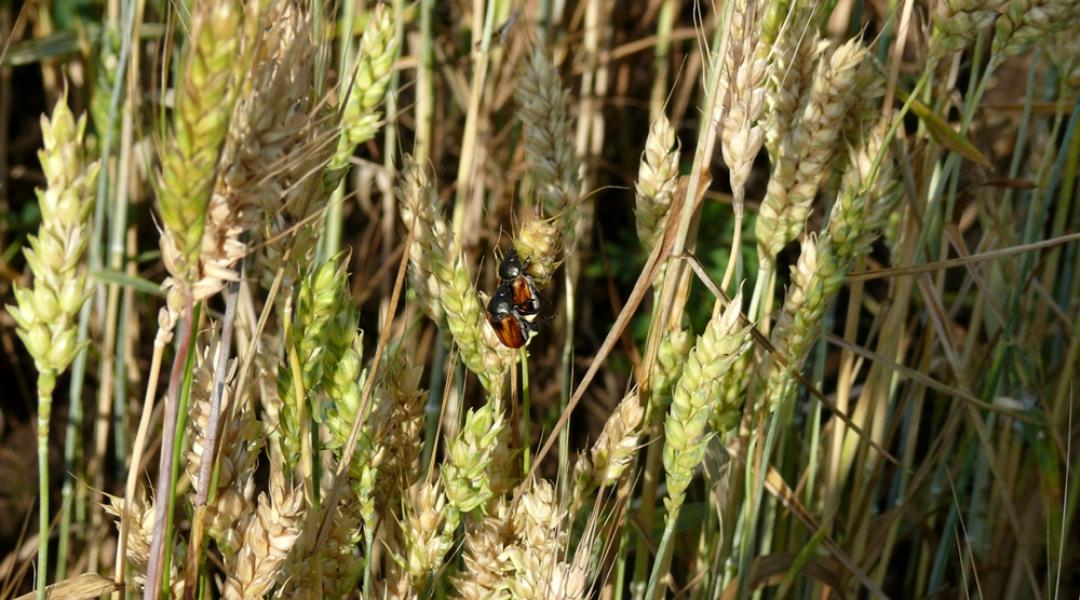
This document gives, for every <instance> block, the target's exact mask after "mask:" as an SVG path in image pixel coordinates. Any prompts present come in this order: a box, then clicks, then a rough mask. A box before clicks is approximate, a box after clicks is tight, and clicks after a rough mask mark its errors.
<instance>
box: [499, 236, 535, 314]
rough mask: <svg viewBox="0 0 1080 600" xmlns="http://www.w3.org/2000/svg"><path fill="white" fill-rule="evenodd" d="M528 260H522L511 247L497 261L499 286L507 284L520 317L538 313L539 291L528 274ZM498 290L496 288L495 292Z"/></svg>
mask: <svg viewBox="0 0 1080 600" xmlns="http://www.w3.org/2000/svg"><path fill="white" fill-rule="evenodd" d="M528 269H529V260H528V259H526V260H525V261H524V262H522V260H521V259H520V258H519V257H518V255H517V251H515V250H514V249H513V248H511V249H510V251H509V252H507V254H506V256H505V257H503V259H502V262H500V263H499V286H500V287H502V286H504V285H508V286H509V287H510V289H511V291H512V294H513V298H512V300H513V308H514V310H515V311H517V313H518V314H519V315H520V316H522V317H534V316H536V315H538V314H540V300H541V298H540V293H539V292H537V291H536V284H535V283H533V278H532V275H529V271H528ZM497 293H498V290H496V294H497Z"/></svg>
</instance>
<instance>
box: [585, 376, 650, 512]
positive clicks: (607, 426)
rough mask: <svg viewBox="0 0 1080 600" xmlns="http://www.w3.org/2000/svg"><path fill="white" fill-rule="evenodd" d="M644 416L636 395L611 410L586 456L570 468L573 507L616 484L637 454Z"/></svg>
mask: <svg viewBox="0 0 1080 600" xmlns="http://www.w3.org/2000/svg"><path fill="white" fill-rule="evenodd" d="M644 416H645V410H644V409H643V408H642V406H641V399H640V398H639V397H638V394H637V392H632V393H630V394H628V395H627V396H626V397H625V398H623V399H622V400H621V401H620V402H619V404H618V406H616V407H615V410H614V411H612V413H611V416H610V417H608V420H607V421H606V422H605V423H604V429H603V430H602V431H601V432H600V436H599V437H598V438H596V441H595V442H594V443H593V446H592V449H591V450H590V451H589V454H588V456H582V457H580V458H578V462H577V464H575V465H574V482H575V488H574V504H575V505H580V504H582V503H583V501H584V498H585V496H587V495H588V494H589V493H590V492H591V491H592V490H594V489H596V488H598V487H599V488H602V487H605V486H609V485H613V484H615V483H618V482H619V479H620V478H621V477H622V475H623V473H624V472H625V471H626V467H627V466H629V465H630V461H631V460H633V458H634V453H635V452H637V449H638V438H639V436H640V435H641V429H642V422H643V419H644Z"/></svg>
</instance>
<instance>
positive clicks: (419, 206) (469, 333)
mask: <svg viewBox="0 0 1080 600" xmlns="http://www.w3.org/2000/svg"><path fill="white" fill-rule="evenodd" d="M398 197H399V198H400V199H401V211H402V219H404V221H405V225H406V226H407V227H410V228H415V230H416V233H415V234H414V239H415V240H416V243H415V246H414V247H413V248H411V249H410V257H411V258H412V259H413V260H412V263H411V265H412V267H413V271H414V273H415V274H416V275H415V278H416V279H418V280H423V281H433V282H434V285H433V286H432V287H431V288H429V290H431V289H434V290H437V294H438V295H437V296H436V297H434V298H430V297H429V298H427V300H426V301H427V302H428V303H429V304H430V303H431V302H432V301H435V300H437V301H438V303H439V307H440V308H441V311H442V313H443V314H444V315H445V318H446V325H447V328H448V329H449V330H450V334H451V335H452V336H453V338H454V342H455V343H456V344H457V346H458V348H459V349H460V353H461V360H462V362H463V363H465V366H466V367H468V369H469V370H470V371H472V372H473V373H475V374H476V376H477V378H479V379H480V383H481V385H483V386H484V389H486V390H487V391H488V393H489V395H491V396H493V397H497V396H498V395H499V393H500V392H501V389H502V385H503V375H504V373H505V372H506V369H507V367H508V365H509V364H510V363H511V361H512V360H513V358H514V354H513V353H512V352H510V351H509V349H508V348H505V347H504V346H502V344H500V343H499V341H498V339H497V338H496V337H495V334H494V332H493V331H492V330H491V328H490V327H489V326H488V324H487V322H486V319H485V317H484V308H483V305H482V304H481V303H480V297H479V295H478V294H477V293H476V289H475V288H473V285H472V281H471V279H470V277H469V272H468V269H467V268H466V267H465V261H464V259H463V257H462V256H461V249H460V248H459V247H458V246H457V244H456V243H455V242H454V241H453V239H452V237H451V236H450V234H449V230H448V228H447V226H446V221H445V219H444V218H443V217H442V215H441V214H440V213H439V212H438V208H439V204H438V201H437V195H436V193H435V189H434V188H433V187H432V185H431V182H430V180H429V178H428V174H427V172H426V170H425V169H424V168H422V167H421V166H419V165H416V164H415V163H411V162H410V161H409V159H408V157H406V166H405V169H404V180H403V181H402V183H401V185H400V187H399V189H398ZM446 485H447V490H448V491H449V489H450V482H449V481H446ZM466 512H468V511H466Z"/></svg>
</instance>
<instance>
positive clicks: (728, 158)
mask: <svg viewBox="0 0 1080 600" xmlns="http://www.w3.org/2000/svg"><path fill="white" fill-rule="evenodd" d="M759 31H760V7H758V6H757V3H755V2H753V1H751V0H741V1H739V2H735V3H734V4H733V5H732V9H731V16H730V18H729V20H728V25H727V35H728V37H727V44H726V48H725V53H724V61H723V64H722V66H721V69H722V71H721V73H720V77H721V78H722V79H724V80H726V82H727V83H726V84H722V86H721V87H722V88H723V89H724V90H725V93H724V99H723V111H724V112H723V115H724V116H723V119H722V120H721V122H720V148H721V152H722V155H723V157H724V162H725V163H727V166H728V170H729V180H730V182H731V188H732V190H733V192H734V195H735V196H736V198H741V197H742V195H743V194H744V189H745V186H746V180H747V178H749V176H750V167H752V166H753V163H754V158H755V157H756V156H757V153H758V151H759V150H761V145H762V143H764V141H765V129H764V127H763V126H762V125H763V124H762V123H759V119H760V117H761V113H762V109H763V108H764V106H765V85H764V84H765V77H766V75H767V70H766V66H767V60H766V58H767V57H766V55H767V53H768V49H767V47H766V45H765V44H764V43H763V42H762V41H761V40H760V36H759Z"/></svg>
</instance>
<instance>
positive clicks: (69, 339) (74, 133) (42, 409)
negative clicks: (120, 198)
mask: <svg viewBox="0 0 1080 600" xmlns="http://www.w3.org/2000/svg"><path fill="white" fill-rule="evenodd" d="M85 132H86V117H85V115H84V116H82V117H80V118H79V120H78V121H77V122H76V121H75V117H74V115H72V114H71V111H70V110H69V109H68V107H67V97H66V95H65V96H63V97H61V98H60V99H59V100H58V101H57V103H56V106H55V107H54V108H53V112H52V117H51V118H45V117H44V116H42V118H41V135H42V138H43V140H44V148H43V149H42V150H41V151H39V152H38V160H40V161H41V168H42V171H43V172H44V173H45V181H46V186H45V189H43V190H42V189H38V190H36V191H37V197H38V207H39V209H40V210H41V226H40V227H39V228H38V233H37V235H36V236H30V237H29V243H30V247H29V248H26V249H24V250H23V254H24V256H25V257H26V263H27V264H28V265H29V266H30V272H31V273H32V274H33V276H34V283H33V287H31V288H24V287H20V286H19V285H15V286H14V290H13V291H14V294H15V305H9V306H8V307H7V309H8V312H9V313H11V316H12V318H13V319H15V325H16V329H15V330H16V333H18V335H19V338H20V339H21V340H22V341H23V344H24V345H25V346H26V350H27V352H29V353H30V356H31V357H32V358H33V359H34V366H35V367H37V370H38V378H37V394H38V415H37V416H38V428H37V450H38V482H39V492H38V495H39V498H40V506H39V507H38V514H39V521H38V526H39V534H40V536H41V539H42V540H45V539H47V538H48V533H47V532H48V530H49V517H50V514H49V420H50V418H51V416H52V394H53V390H54V388H55V387H56V377H57V376H58V375H59V374H60V373H62V372H63V371H65V370H66V369H67V368H68V365H70V364H71V361H72V360H74V359H75V356H76V355H77V354H78V353H79V352H80V351H81V350H82V349H83V348H84V347H85V346H86V344H85V343H82V344H80V343H79V342H77V341H76V327H75V317H76V315H77V314H79V311H80V310H81V309H82V306H83V303H84V302H86V299H87V297H89V294H90V289H89V286H88V285H87V281H86V272H85V270H84V267H83V256H84V254H85V253H86V246H87V243H88V242H89V240H90V222H89V217H90V209H91V207H92V206H93V202H94V196H93V188H94V181H95V179H96V178H97V173H98V163H96V162H95V163H91V164H89V165H87V164H86V161H85V159H84V157H83V153H84V149H83V137H84V135H85ZM38 546H39V547H38V564H37V569H38V574H39V575H38V582H37V583H38V585H37V595H38V597H39V598H43V597H44V594H45V581H46V578H47V576H46V574H47V573H48V572H49V571H48V558H49V555H48V544H46V543H41V544H39V545H38Z"/></svg>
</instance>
